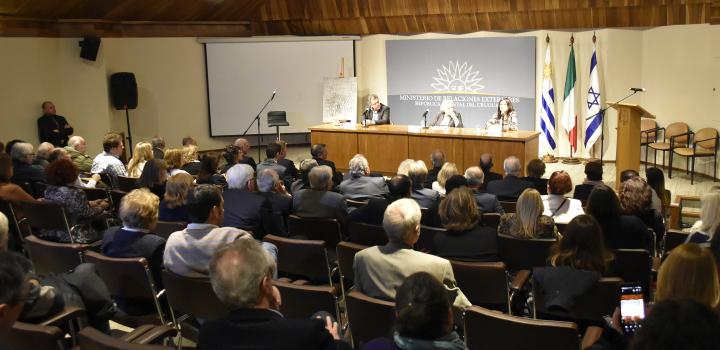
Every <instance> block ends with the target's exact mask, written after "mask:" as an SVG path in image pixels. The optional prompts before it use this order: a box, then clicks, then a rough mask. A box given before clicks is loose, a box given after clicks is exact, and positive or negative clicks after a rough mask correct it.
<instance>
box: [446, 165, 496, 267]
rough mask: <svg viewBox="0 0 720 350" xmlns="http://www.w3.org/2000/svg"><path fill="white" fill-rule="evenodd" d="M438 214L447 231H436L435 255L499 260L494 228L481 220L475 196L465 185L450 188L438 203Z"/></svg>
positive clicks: (473, 259) (478, 260)
mask: <svg viewBox="0 0 720 350" xmlns="http://www.w3.org/2000/svg"><path fill="white" fill-rule="evenodd" d="M458 177H459V178H461V179H464V178H463V177H462V176H459V175H458ZM439 214H440V219H441V220H442V225H443V227H444V228H445V229H446V230H447V231H445V232H442V233H437V234H435V237H434V243H435V255H438V256H440V257H443V258H447V259H455V260H460V261H477V262H489V261H498V260H499V257H498V247H497V232H496V231H495V228H493V227H490V226H485V225H483V224H482V222H481V217H480V213H479V212H478V209H477V206H476V205H475V198H474V196H473V193H472V191H471V190H470V189H469V188H467V186H463V187H459V188H455V189H452V191H451V192H449V193H448V194H447V196H446V197H445V199H444V200H443V201H442V202H441V203H440V209H439Z"/></svg>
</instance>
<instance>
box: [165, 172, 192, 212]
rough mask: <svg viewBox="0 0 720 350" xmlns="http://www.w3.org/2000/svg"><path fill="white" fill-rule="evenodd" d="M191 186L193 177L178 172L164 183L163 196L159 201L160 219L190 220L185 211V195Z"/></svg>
mask: <svg viewBox="0 0 720 350" xmlns="http://www.w3.org/2000/svg"><path fill="white" fill-rule="evenodd" d="M192 187H193V177H192V176H191V175H189V174H184V173H179V174H175V175H173V176H171V177H170V179H168V181H167V182H166V183H165V196H164V197H163V199H162V201H160V214H159V220H160V221H173V222H190V216H188V211H187V206H186V203H187V195H188V192H190V190H191V189H192Z"/></svg>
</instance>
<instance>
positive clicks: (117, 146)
mask: <svg viewBox="0 0 720 350" xmlns="http://www.w3.org/2000/svg"><path fill="white" fill-rule="evenodd" d="M124 149H125V145H124V144H123V138H122V136H120V135H119V134H116V133H113V132H109V133H107V134H105V136H103V152H102V153H100V154H98V155H97V156H95V158H94V159H93V164H92V167H91V169H90V172H92V173H93V174H101V173H103V174H108V175H110V177H111V178H117V177H118V176H127V169H125V164H123V162H122V161H121V160H120V155H122V153H123V150H124Z"/></svg>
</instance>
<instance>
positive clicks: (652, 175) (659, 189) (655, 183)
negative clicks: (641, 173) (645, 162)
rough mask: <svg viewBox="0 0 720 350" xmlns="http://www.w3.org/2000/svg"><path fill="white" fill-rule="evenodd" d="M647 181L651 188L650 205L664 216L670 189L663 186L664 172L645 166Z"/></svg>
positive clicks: (668, 204)
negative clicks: (651, 197)
mask: <svg viewBox="0 0 720 350" xmlns="http://www.w3.org/2000/svg"><path fill="white" fill-rule="evenodd" d="M645 176H646V177H647V183H648V185H650V188H652V190H653V199H652V201H653V202H652V207H653V209H655V210H657V211H658V212H659V213H660V214H661V215H662V217H666V215H667V208H668V207H669V206H670V191H668V190H667V189H666V188H665V174H663V171H662V170H660V169H659V168H654V167H653V168H647V169H646V170H645Z"/></svg>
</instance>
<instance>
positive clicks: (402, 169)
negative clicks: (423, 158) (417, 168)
mask: <svg viewBox="0 0 720 350" xmlns="http://www.w3.org/2000/svg"><path fill="white" fill-rule="evenodd" d="M413 163H415V160H414V159H405V160H403V161H402V162H400V165H398V170H397V174H398V175H405V176H408V172H409V171H410V166H411V165H412V164H413Z"/></svg>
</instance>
